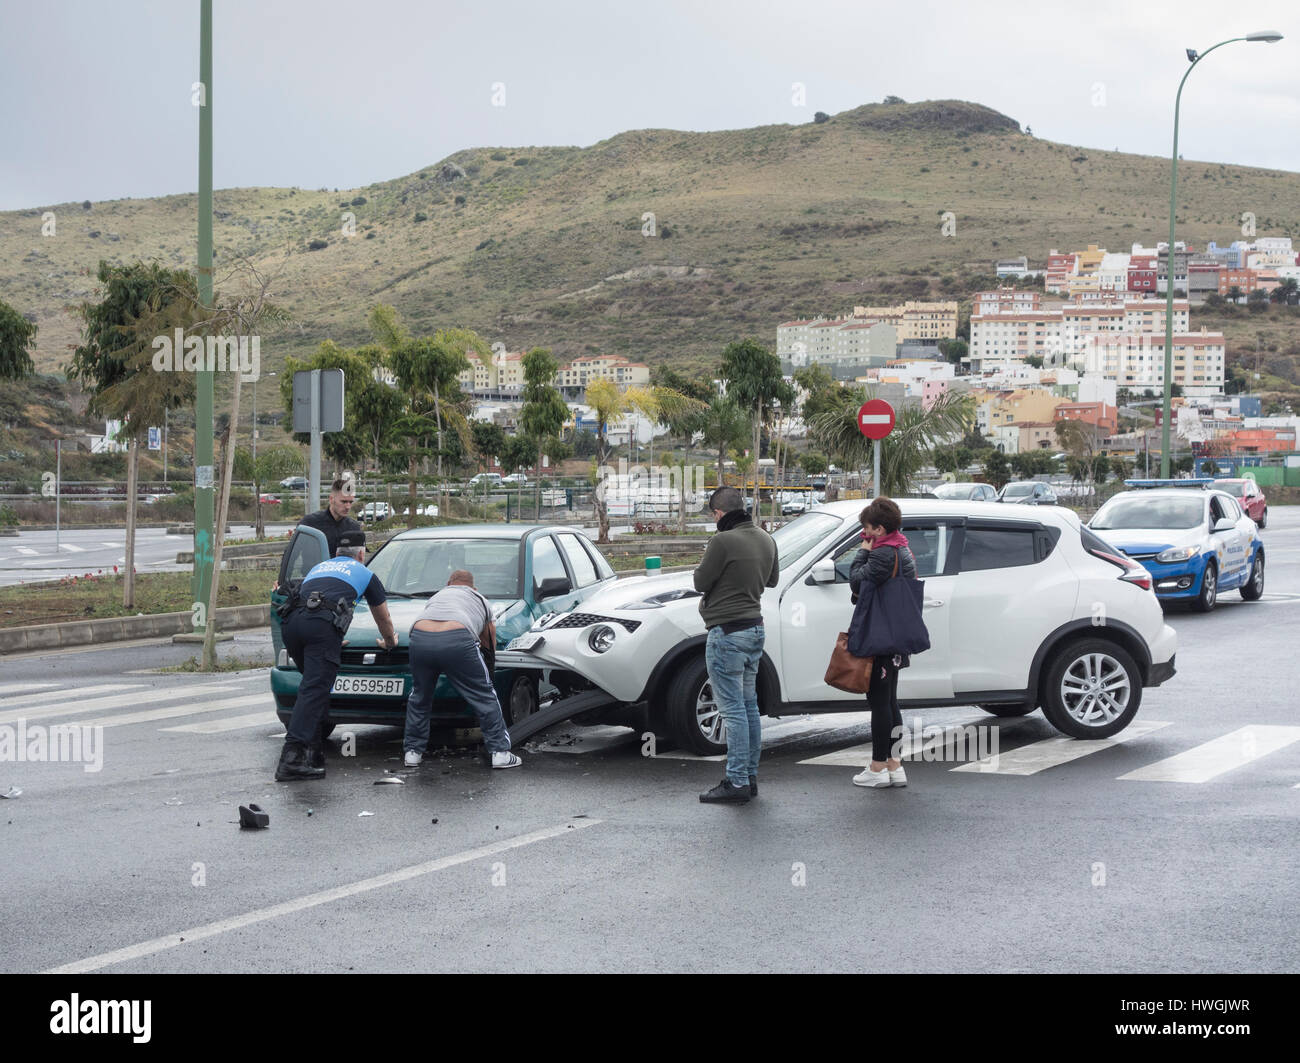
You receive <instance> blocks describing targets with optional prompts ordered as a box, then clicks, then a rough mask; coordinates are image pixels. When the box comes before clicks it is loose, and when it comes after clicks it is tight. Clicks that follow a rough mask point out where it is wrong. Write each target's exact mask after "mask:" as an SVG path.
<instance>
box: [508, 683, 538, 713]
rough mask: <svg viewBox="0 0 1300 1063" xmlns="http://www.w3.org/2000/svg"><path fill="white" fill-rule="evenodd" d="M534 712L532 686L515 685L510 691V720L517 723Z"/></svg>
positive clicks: (524, 684)
mask: <svg viewBox="0 0 1300 1063" xmlns="http://www.w3.org/2000/svg"><path fill="white" fill-rule="evenodd" d="M535 711H536V706H535V705H534V704H533V689H532V685H531V684H530V683H527V682H517V683H515V685H514V686H513V687H511V689H510V718H511V719H512V720H514V721H515V722H516V723H518V722H519V721H520V720H522V719H523V718H524V717H525V716H531V715H532V714H533V712H535Z"/></svg>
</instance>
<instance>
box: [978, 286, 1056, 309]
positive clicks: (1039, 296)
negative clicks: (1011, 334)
mask: <svg viewBox="0 0 1300 1063" xmlns="http://www.w3.org/2000/svg"><path fill="white" fill-rule="evenodd" d="M1042 305H1043V293H1042V292H1038V291H1033V290H1026V289H1020V288H998V289H997V290H996V291H992V292H976V293H975V296H974V298H973V299H972V300H971V313H972V314H998V313H1003V312H1006V313H1010V314H1028V313H1033V312H1034V311H1035V310H1041V309H1042Z"/></svg>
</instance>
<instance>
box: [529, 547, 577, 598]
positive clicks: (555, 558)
mask: <svg viewBox="0 0 1300 1063" xmlns="http://www.w3.org/2000/svg"><path fill="white" fill-rule="evenodd" d="M568 578H569V574H568V573H567V572H566V571H565V570H564V562H563V561H561V560H560V551H559V550H557V549H556V547H555V540H554V539H552V538H551V537H550V536H549V535H543V536H540V537H539V538H537V539H534V540H533V593H534V594H536V593H537V591H538V589H539V588H540V587H541V585H542V580H547V579H568Z"/></svg>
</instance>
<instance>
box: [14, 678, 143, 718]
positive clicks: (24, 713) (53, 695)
mask: <svg viewBox="0 0 1300 1063" xmlns="http://www.w3.org/2000/svg"><path fill="white" fill-rule="evenodd" d="M46 685H47V686H52V685H53V684H46ZM140 686H141V685H140V684H139V683H102V684H100V685H99V686H93V687H82V688H81V689H80V690H68V689H66V688H62V687H61V688H59V689H58V690H44V691H39V692H35V693H32V692H31V691H32V690H33V689H34V688H32V687H28V688H27V690H28V693H24V694H21V695H11V696H9V697H6V698H0V723H12V722H13V721H14V720H22V719H27V720H30V719H35V718H36V717H37V716H38V715H41V714H42V713H44V714H46V715H49V714H50V713H52V712H56V711H62V709H61V708H60V709H57V710H55V709H43V710H42V709H39V708H38V709H37V711H36V712H32V711H30V710H31V708H32V707H33V706H40V705H45V704H46V703H48V702H52V701H54V702H57V701H70V700H72V699H79V698H85V697H90V696H92V695H95V694H113V693H120V692H122V691H127V690H139V689H140ZM15 706H22V707H21V708H16V707H15Z"/></svg>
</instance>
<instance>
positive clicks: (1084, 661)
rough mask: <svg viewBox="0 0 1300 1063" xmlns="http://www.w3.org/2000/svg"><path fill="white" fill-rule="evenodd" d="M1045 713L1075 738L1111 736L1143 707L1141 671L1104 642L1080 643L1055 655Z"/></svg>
mask: <svg viewBox="0 0 1300 1063" xmlns="http://www.w3.org/2000/svg"><path fill="white" fill-rule="evenodd" d="M1042 690H1043V715H1044V716H1046V717H1047V720H1048V722H1049V723H1050V724H1051V725H1052V726H1053V727H1055V728H1056V729H1057V730H1058V731H1060V732H1061V733H1062V734H1066V735H1069V736H1070V737H1071V738H1109V737H1110V736H1111V735H1114V734H1118V733H1119V732H1120V731H1122V730H1124V728H1125V727H1127V726H1128V725H1129V722H1130V721H1131V720H1132V719H1133V717H1134V716H1135V715H1136V714H1137V710H1138V706H1139V705H1140V704H1141V703H1142V673H1141V671H1140V670H1139V669H1138V666H1137V663H1136V662H1135V661H1134V660H1133V658H1132V656H1131V655H1130V654H1129V653H1128V652H1127V651H1126V650H1124V649H1123V648H1122V647H1120V646H1117V645H1116V644H1115V643H1113V642H1108V641H1106V640H1105V639H1081V640H1080V641H1078V642H1071V643H1068V644H1067V645H1065V646H1063V647H1062V648H1061V649H1059V650H1058V651H1057V652H1056V655H1055V656H1054V657H1053V658H1052V662H1051V664H1050V665H1049V666H1048V669H1047V674H1046V676H1045V677H1044V679H1043V687H1042Z"/></svg>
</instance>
